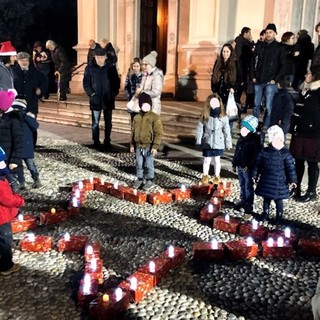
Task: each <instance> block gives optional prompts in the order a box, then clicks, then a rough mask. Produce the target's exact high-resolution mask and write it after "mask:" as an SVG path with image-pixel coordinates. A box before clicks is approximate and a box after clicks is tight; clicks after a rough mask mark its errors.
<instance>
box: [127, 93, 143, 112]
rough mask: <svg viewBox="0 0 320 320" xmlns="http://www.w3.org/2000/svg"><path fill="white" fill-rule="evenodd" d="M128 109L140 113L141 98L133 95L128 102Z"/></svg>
mask: <svg viewBox="0 0 320 320" xmlns="http://www.w3.org/2000/svg"><path fill="white" fill-rule="evenodd" d="M127 111H128V112H129V113H139V112H140V107H139V99H138V98H137V97H136V96H133V97H132V98H131V100H130V101H129V102H128V103H127Z"/></svg>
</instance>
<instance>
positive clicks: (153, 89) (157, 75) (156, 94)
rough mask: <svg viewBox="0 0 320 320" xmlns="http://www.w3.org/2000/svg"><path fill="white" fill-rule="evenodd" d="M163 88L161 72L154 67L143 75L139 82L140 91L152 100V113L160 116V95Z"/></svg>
mask: <svg viewBox="0 0 320 320" xmlns="http://www.w3.org/2000/svg"><path fill="white" fill-rule="evenodd" d="M162 87H163V72H162V70H161V69H159V68H157V67H154V68H152V69H151V72H150V73H147V74H144V75H143V77H142V80H141V88H142V91H143V92H145V93H147V94H148V95H149V96H150V97H151V99H152V111H153V112H154V113H156V114H158V115H160V114H161V93H162Z"/></svg>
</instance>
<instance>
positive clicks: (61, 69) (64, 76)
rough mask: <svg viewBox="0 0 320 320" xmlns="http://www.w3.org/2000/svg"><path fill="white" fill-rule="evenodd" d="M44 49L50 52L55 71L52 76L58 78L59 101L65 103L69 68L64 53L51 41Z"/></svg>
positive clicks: (69, 73) (69, 78)
mask: <svg viewBox="0 0 320 320" xmlns="http://www.w3.org/2000/svg"><path fill="white" fill-rule="evenodd" d="M46 48H47V49H48V50H50V52H51V59H52V62H53V64H54V69H55V73H54V74H55V76H57V77H58V78H60V101H66V100H67V91H68V88H69V81H70V80H71V68H70V63H69V60H68V57H67V54H66V51H65V50H64V48H62V47H61V46H60V45H58V44H56V43H55V42H54V41H53V40H48V41H47V42H46Z"/></svg>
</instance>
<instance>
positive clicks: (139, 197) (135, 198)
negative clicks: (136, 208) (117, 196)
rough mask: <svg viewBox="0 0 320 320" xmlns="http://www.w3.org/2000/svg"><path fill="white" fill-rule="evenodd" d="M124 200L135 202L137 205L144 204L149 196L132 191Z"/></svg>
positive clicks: (126, 193)
mask: <svg viewBox="0 0 320 320" xmlns="http://www.w3.org/2000/svg"><path fill="white" fill-rule="evenodd" d="M124 200H127V201H130V202H133V203H135V204H144V203H146V202H147V194H146V193H144V192H141V191H139V190H137V189H131V190H129V191H128V192H125V194H124Z"/></svg>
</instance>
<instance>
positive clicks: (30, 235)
mask: <svg viewBox="0 0 320 320" xmlns="http://www.w3.org/2000/svg"><path fill="white" fill-rule="evenodd" d="M28 240H29V241H31V242H35V240H36V236H35V235H34V233H29V234H28Z"/></svg>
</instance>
